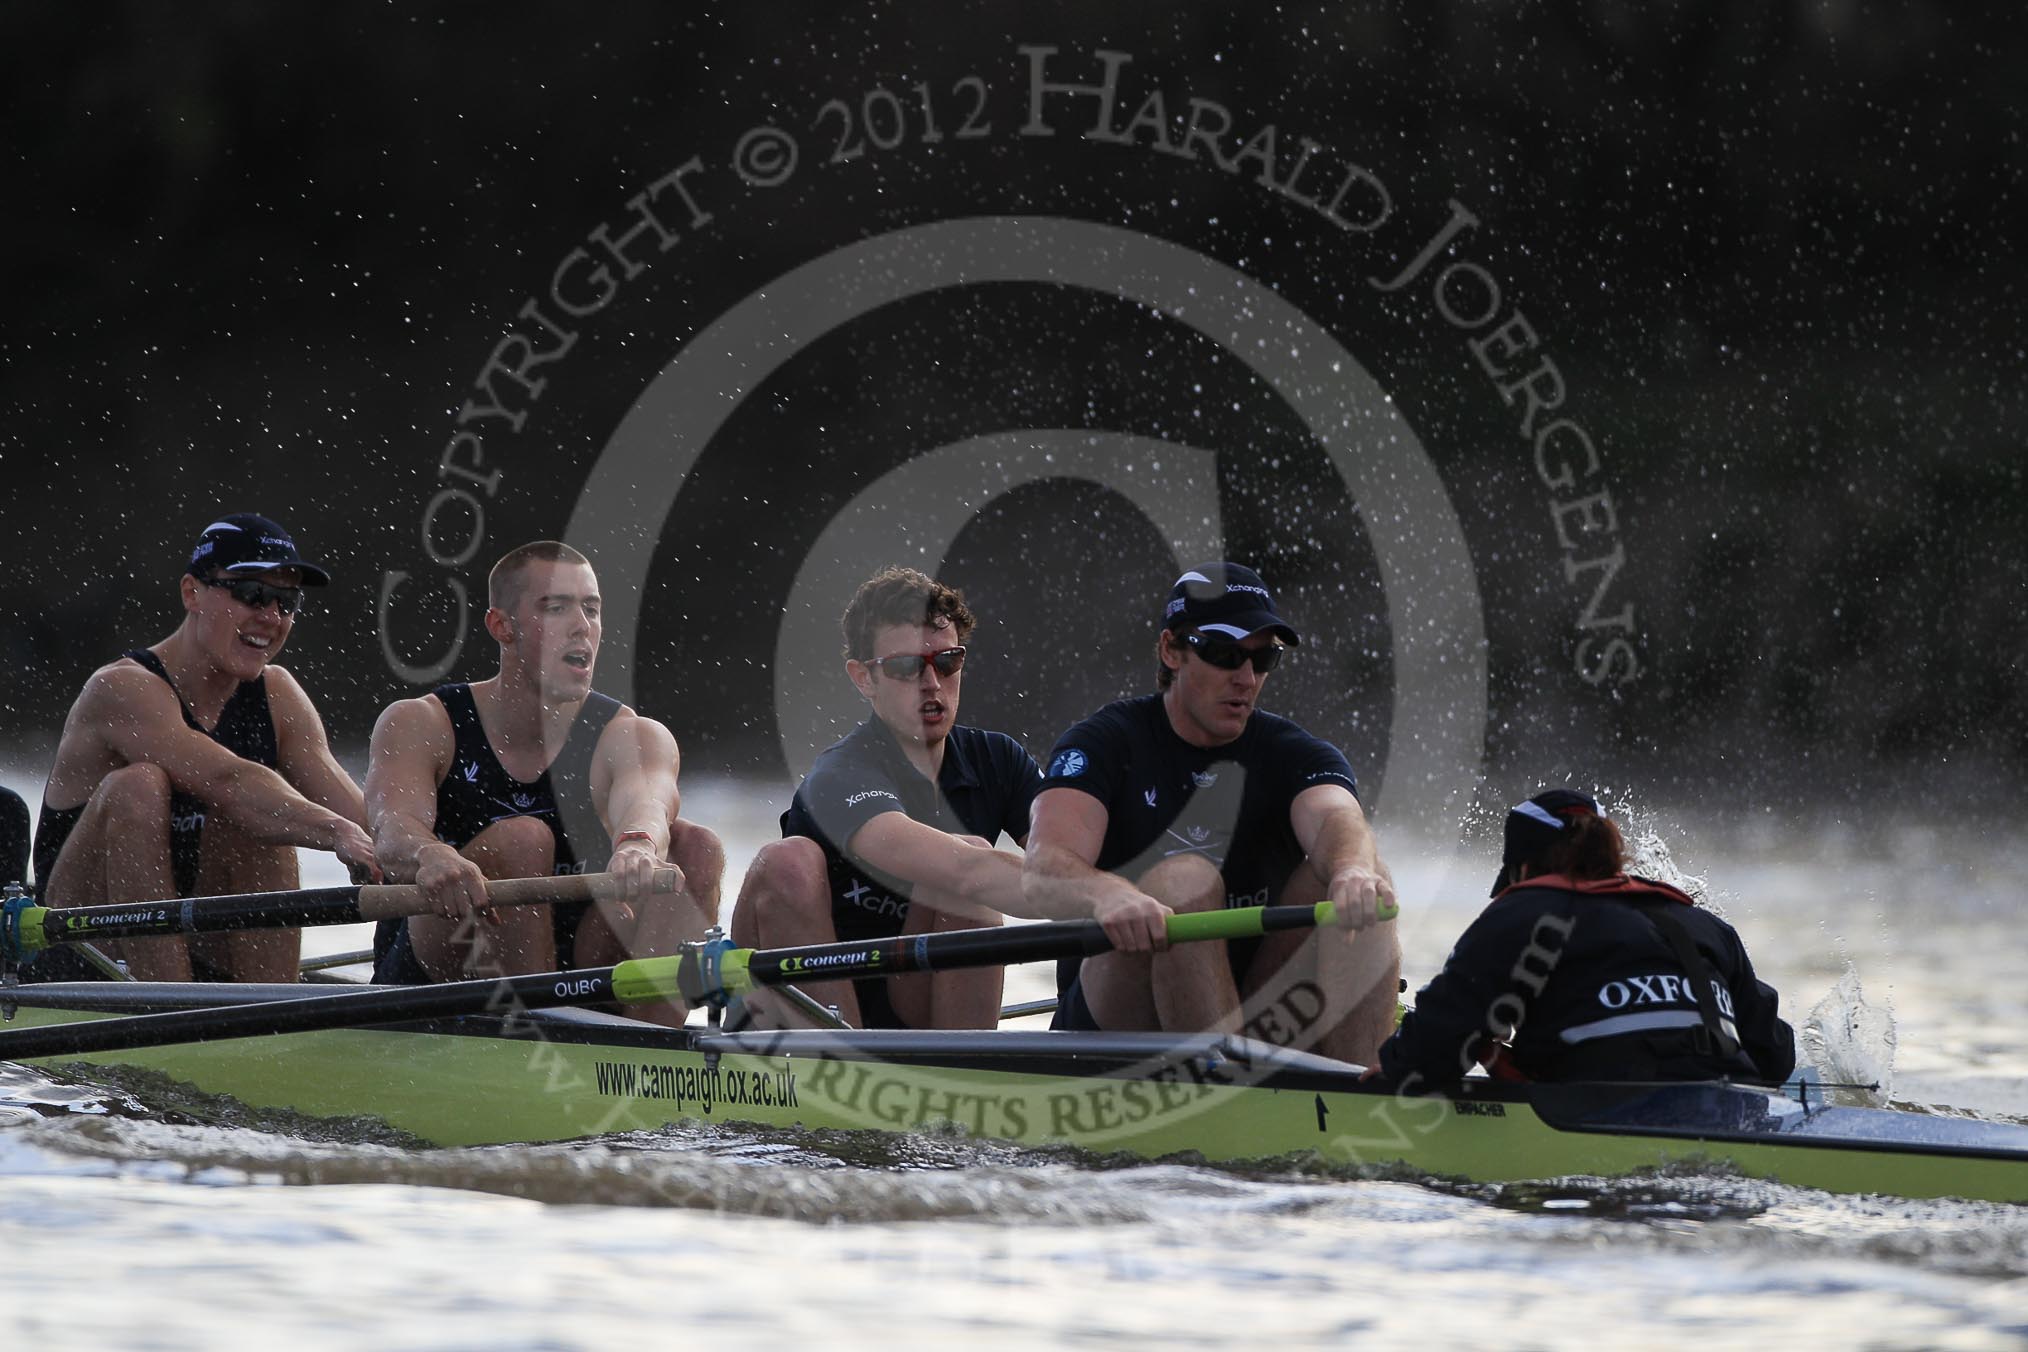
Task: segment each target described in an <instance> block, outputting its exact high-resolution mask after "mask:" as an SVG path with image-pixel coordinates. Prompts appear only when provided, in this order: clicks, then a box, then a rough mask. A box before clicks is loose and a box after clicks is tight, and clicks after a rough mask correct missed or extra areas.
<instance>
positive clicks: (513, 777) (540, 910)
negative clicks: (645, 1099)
mask: <svg viewBox="0 0 2028 1352" xmlns="http://www.w3.org/2000/svg"><path fill="white" fill-rule="evenodd" d="M487 601H488V606H487V610H486V615H485V626H486V632H487V633H488V634H489V635H490V636H491V637H492V639H493V641H494V642H495V643H496V644H497V645H498V647H499V653H500V665H499V669H498V670H497V671H496V672H495V674H494V675H492V676H490V677H488V678H486V679H485V680H482V681H474V682H471V683H469V684H466V683H462V682H459V683H452V684H447V685H442V686H439V687H437V688H436V689H435V690H433V691H431V692H430V693H429V694H427V695H422V696H418V697H417V698H414V699H405V700H401V701H398V702H396V703H395V704H393V705H391V706H389V707H388V709H387V710H386V711H385V712H383V713H382V714H381V716H380V720H379V722H378V723H377V724H376V725H375V726H374V729H373V741H372V749H371V754H370V765H369V768H368V771H367V777H366V798H367V807H368V812H369V814H370V816H371V820H372V823H373V829H374V835H375V839H376V841H377V842H378V845H379V849H380V854H381V858H382V859H383V860H384V861H385V863H386V865H387V868H388V871H389V873H390V875H391V876H392V877H393V878H394V879H395V880H396V881H399V882H414V883H416V884H418V885H420V886H421V887H422V888H423V890H424V891H425V892H426V893H427V894H428V896H429V897H430V900H431V902H432V904H433V906H434V908H435V909H434V913H433V914H430V915H421V916H412V917H410V918H409V919H407V920H405V921H401V922H387V923H384V924H383V925H382V926H381V929H380V932H379V933H378V934H377V935H376V941H375V950H376V962H375V976H376V979H377V980H381V981H389V982H398V983H415V982H425V981H451V980H457V979H460V978H463V977H473V976H488V975H509V974H517V973H523V972H541V971H549V970H554V969H558V968H566V969H567V968H574V967H597V966H607V965H610V964H612V963H615V962H618V961H620V960H622V959H624V958H628V957H646V956H650V955H655V954H661V953H667V952H671V951H673V950H674V949H675V948H676V947H677V946H678V945H679V944H681V943H683V942H686V941H689V940H694V939H697V938H700V937H702V935H703V932H704V930H705V928H706V927H707V926H708V925H710V924H713V923H715V922H716V920H717V916H718V889H719V880H720V876H721V874H722V873H723V871H724V866H725V856H724V851H723V848H722V847H721V846H720V844H719V841H718V837H717V836H716V835H715V834H714V833H712V832H711V831H710V830H709V829H708V828H706V827H703V826H700V825H698V824H697V823H695V822H692V821H689V820H686V819H684V818H682V817H681V816H680V815H679V811H680V807H681V794H680V792H679V790H678V787H677V773H678V766H679V756H678V751H677V746H676V739H675V738H674V737H673V736H672V735H671V734H670V732H669V729H668V728H666V727H664V726H663V725H662V724H661V723H659V722H656V721H655V720H654V719H651V718H647V717H644V716H642V715H641V714H639V713H637V712H635V711H634V710H633V709H632V708H629V707H628V706H627V705H625V704H622V703H621V702H620V701H618V700H616V699H613V698H611V697H610V696H607V695H602V694H600V693H598V692H597V691H595V690H593V689H592V679H593V672H594V668H595V665H596V662H597V658H598V651H599V645H600V641H601V637H602V634H603V629H602V607H601V601H600V596H599V587H598V576H597V574H596V573H595V572H594V570H593V568H592V566H591V562H590V560H588V559H587V558H586V557H585V556H584V555H583V554H581V553H579V552H578V551H577V550H576V549H573V548H572V547H571V546H569V545H567V544H564V543H563V542H561V541H557V540H538V541H535V542H532V543H530V544H525V545H522V546H520V547H518V548H516V549H513V550H511V551H509V552H508V553H507V554H506V555H505V556H503V557H502V558H501V559H500V561H499V562H498V563H497V564H495V565H494V567H493V570H492V573H491V575H490V576H489V577H488V579H487ZM671 866H673V867H674V868H676V869H677V870H678V872H679V874H680V879H681V886H680V890H679V891H678V892H677V893H675V894H674V895H664V894H662V893H659V892H656V891H654V890H653V888H652V883H653V880H654V877H655V874H656V872H657V871H658V870H665V869H667V868H669V867H671ZM599 870H604V871H606V872H609V873H612V874H614V875H616V876H617V878H618V880H619V887H620V895H618V896H615V897H613V898H610V899H604V900H600V901H598V902H575V903H562V904H558V905H555V906H521V907H509V908H504V909H499V910H494V909H491V908H489V907H488V905H487V900H486V892H485V881H486V880H487V879H488V878H524V877H534V876H542V875H550V874H562V873H581V872H595V871H599ZM685 1012H686V1011H685V1009H684V1007H683V1006H682V1004H681V1003H680V1002H673V1001H672V1002H669V1003H667V1004H663V1005H659V1006H656V1007H654V1008H652V1009H651V1010H649V1011H648V1012H647V1013H646V1014H644V1017H650V1018H654V1019H657V1020H659V1021H662V1022H666V1023H672V1024H673V1023H681V1022H682V1019H683V1016H684V1014H685Z"/></svg>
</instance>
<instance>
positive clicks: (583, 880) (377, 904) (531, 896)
mask: <svg viewBox="0 0 2028 1352" xmlns="http://www.w3.org/2000/svg"><path fill="white" fill-rule="evenodd" d="M681 877H682V875H681V874H679V873H678V872H677V871H676V870H675V869H673V868H663V869H656V870H655V876H654V878H653V879H652V880H651V881H650V882H649V884H648V890H649V891H650V892H658V893H666V892H674V891H677V890H679V888H680V887H681V885H682V884H681ZM623 895H625V888H624V886H623V885H622V883H621V882H620V880H619V878H618V877H617V876H615V875H613V874H611V873H562V874H558V875H556V876H554V877H543V878H489V879H487V880H486V900H487V902H488V903H489V904H490V905H494V906H541V905H564V904H567V903H570V902H574V901H605V900H610V899H613V898H616V897H620V896H623ZM432 909H434V908H433V907H432V906H431V905H430V902H429V898H427V897H425V896H424V895H423V890H422V888H420V887H418V886H416V885H415V884H414V883H369V884H367V885H366V886H364V887H361V888H360V889H359V918H360V919H361V920H398V919H400V918H401V917H403V916H410V915H427V914H429V912H430V911H431V910H432Z"/></svg>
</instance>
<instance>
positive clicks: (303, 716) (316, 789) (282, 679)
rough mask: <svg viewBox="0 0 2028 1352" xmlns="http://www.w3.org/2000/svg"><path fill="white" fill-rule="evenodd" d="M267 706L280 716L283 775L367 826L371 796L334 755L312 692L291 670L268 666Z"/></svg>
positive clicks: (278, 733) (278, 741) (308, 795)
mask: <svg viewBox="0 0 2028 1352" xmlns="http://www.w3.org/2000/svg"><path fill="white" fill-rule="evenodd" d="M267 685H268V708H269V709H270V711H271V712H272V714H273V717H274V720H275V742H276V751H277V753H278V758H279V760H280V761H281V764H280V765H279V766H278V767H276V768H278V769H279V770H280V771H281V772H282V778H283V779H286V780H288V781H289V783H291V784H293V785H295V786H296V789H297V791H298V792H300V793H301V794H302V795H303V796H304V797H305V798H308V799H309V800H310V801H311V802H313V803H317V804H320V805H321V806H324V807H328V808H330V809H331V810H332V811H333V812H336V813H337V814H338V815H339V816H341V817H347V818H350V819H351V820H353V821H355V822H358V823H359V824H360V825H361V826H364V825H366V795H365V794H364V793H362V792H361V791H360V788H359V785H358V784H356V783H354V782H353V779H352V776H351V775H350V774H349V773H347V772H346V769H345V767H344V766H342V765H340V764H339V763H338V758H337V757H336V756H334V755H333V754H331V739H330V738H329V737H328V736H327V735H325V732H324V719H323V717H322V716H321V715H320V714H318V712H317V706H316V705H315V704H312V703H311V702H310V695H309V692H308V691H306V690H304V689H303V687H302V685H301V684H300V683H299V682H298V681H297V680H296V678H295V677H294V676H291V675H290V674H289V673H288V672H286V671H284V670H283V669H282V668H280V667H277V666H269V667H268V668H267Z"/></svg>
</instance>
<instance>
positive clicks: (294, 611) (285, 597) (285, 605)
mask: <svg viewBox="0 0 2028 1352" xmlns="http://www.w3.org/2000/svg"><path fill="white" fill-rule="evenodd" d="M204 585H205V586H207V587H217V588H218V589H219V590H220V591H222V592H224V593H225V594H226V595H228V596H230V597H231V598H232V599H233V600H235V601H237V602H239V603H240V604H241V605H243V606H246V607H247V608H248V609H250V610H261V609H263V608H265V607H266V606H267V605H268V604H269V603H270V602H272V603H273V604H275V605H277V606H280V607H281V610H282V614H284V615H300V614H302V613H303V589H302V588H301V587H277V586H275V585H274V584H273V583H272V582H261V581H258V580H256V579H254V578H250V577H213V578H206V579H205V580H204Z"/></svg>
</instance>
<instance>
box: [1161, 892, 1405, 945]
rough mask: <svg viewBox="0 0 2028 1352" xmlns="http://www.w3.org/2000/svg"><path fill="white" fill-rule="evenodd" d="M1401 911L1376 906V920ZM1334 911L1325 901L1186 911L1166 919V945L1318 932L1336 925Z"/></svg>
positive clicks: (1390, 904)
mask: <svg viewBox="0 0 2028 1352" xmlns="http://www.w3.org/2000/svg"><path fill="white" fill-rule="evenodd" d="M1400 914H1401V907H1399V906H1397V905H1396V904H1395V903H1393V902H1391V901H1386V902H1382V903H1381V904H1380V918H1381V919H1382V920H1392V919H1394V918H1395V917H1396V916H1398V915H1400ZM1337 919H1338V909H1337V907H1335V906H1333V905H1332V904H1331V903H1330V902H1328V901H1320V902H1318V903H1317V904H1316V905H1315V906H1243V907H1238V908H1235V909H1232V910H1223V911H1190V912H1186V913H1185V914H1182V915H1172V916H1170V917H1169V942H1170V943H1172V944H1181V943H1194V942H1196V941H1198V940H1200V939H1257V938H1259V937H1260V936H1261V935H1263V934H1268V933H1271V932H1273V931H1275V930H1286V929H1308V928H1309V927H1311V926H1313V925H1314V926H1317V927H1318V928H1322V927H1323V926H1326V925H1331V924H1335V923H1337Z"/></svg>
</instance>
